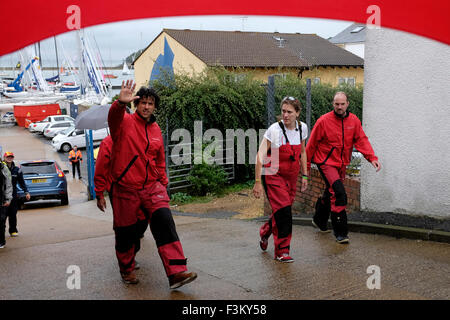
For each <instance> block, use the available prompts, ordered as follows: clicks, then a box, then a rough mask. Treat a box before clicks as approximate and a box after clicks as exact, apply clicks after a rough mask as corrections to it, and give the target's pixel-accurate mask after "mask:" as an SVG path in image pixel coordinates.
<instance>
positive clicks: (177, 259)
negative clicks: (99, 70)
mask: <svg viewBox="0 0 450 320" xmlns="http://www.w3.org/2000/svg"><path fill="white" fill-rule="evenodd" d="M135 87H136V84H134V83H133V81H127V82H126V83H124V82H123V83H122V88H121V91H120V94H119V99H118V100H116V101H115V102H114V103H113V104H112V105H111V108H110V110H109V114H108V124H109V128H110V130H111V137H112V140H113V146H112V152H111V181H112V185H111V191H110V192H111V195H112V207H113V216H114V231H115V234H116V256H117V259H118V261H119V267H120V273H121V276H122V280H123V281H124V282H126V283H133V284H134V283H137V282H138V280H137V277H136V274H135V272H134V267H135V260H134V257H135V250H134V240H135V235H136V233H137V231H136V229H137V228H138V224H137V222H138V216H137V213H138V212H139V209H141V210H142V211H144V213H145V214H146V216H147V217H148V219H149V222H150V229H151V231H152V234H153V236H154V238H155V240H156V245H157V247H158V252H159V255H160V257H161V259H162V262H163V265H164V268H165V271H166V274H167V276H168V278H169V285H170V288H171V289H175V288H178V287H180V286H182V285H184V284H187V283H189V282H191V281H193V280H194V279H195V278H196V277H197V274H196V273H195V272H190V273H188V272H187V268H186V261H187V259H186V258H185V257H184V254H183V249H182V246H181V242H180V240H179V238H178V235H177V232H176V229H175V223H174V221H173V217H172V213H171V211H170V209H169V197H168V195H167V191H166V187H167V184H168V180H167V177H166V170H165V169H166V168H165V154H164V143H163V139H162V135H161V129H160V128H159V126H158V124H157V123H156V121H155V120H156V118H155V116H154V115H153V112H154V111H155V109H156V108H158V106H159V96H158V95H157V94H156V92H155V91H154V90H153V89H150V88H145V87H142V88H141V89H140V90H139V91H138V92H137V94H136V96H135V95H133V91H134V89H135ZM131 101H134V104H135V106H136V112H135V113H134V114H131V115H130V114H126V113H125V108H126V105H127V104H128V103H129V102H131Z"/></svg>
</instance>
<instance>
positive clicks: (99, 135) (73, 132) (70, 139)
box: [52, 127, 109, 152]
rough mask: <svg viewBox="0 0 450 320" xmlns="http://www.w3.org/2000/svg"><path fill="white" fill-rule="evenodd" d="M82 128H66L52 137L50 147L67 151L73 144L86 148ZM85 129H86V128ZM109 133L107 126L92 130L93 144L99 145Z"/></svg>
mask: <svg viewBox="0 0 450 320" xmlns="http://www.w3.org/2000/svg"><path fill="white" fill-rule="evenodd" d="M84 131H85V130H83V129H75V127H70V128H67V129H66V130H64V131H62V132H60V133H59V134H58V135H56V137H54V138H53V139H52V147H53V149H54V150H55V151H62V152H69V151H70V150H72V148H73V146H77V147H78V148H86V137H85V134H84ZM86 131H87V130H86ZM108 135H109V128H103V129H98V130H92V139H93V141H94V146H98V145H100V143H101V142H102V140H103V139H105V138H106V137H107V136H108Z"/></svg>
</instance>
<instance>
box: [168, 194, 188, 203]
mask: <svg viewBox="0 0 450 320" xmlns="http://www.w3.org/2000/svg"><path fill="white" fill-rule="evenodd" d="M170 201H171V202H174V203H177V204H184V203H188V202H190V201H192V196H190V195H188V194H187V193H184V192H177V193H174V194H173V195H172V196H171V199H170Z"/></svg>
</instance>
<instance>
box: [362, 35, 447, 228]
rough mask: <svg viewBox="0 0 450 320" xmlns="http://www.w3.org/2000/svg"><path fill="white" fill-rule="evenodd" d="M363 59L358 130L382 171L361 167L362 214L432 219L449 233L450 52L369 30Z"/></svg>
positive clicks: (423, 40) (418, 40)
mask: <svg viewBox="0 0 450 320" xmlns="http://www.w3.org/2000/svg"><path fill="white" fill-rule="evenodd" d="M365 61H366V64H365V67H366V68H365V84H364V87H365V88H366V90H365V91H364V109H363V118H364V130H365V132H366V134H367V136H368V137H369V139H370V141H371V143H372V146H373V148H374V150H375V153H376V154H377V155H378V156H379V157H380V161H381V165H382V166H383V168H382V169H381V171H380V172H375V170H374V169H373V168H372V166H371V165H370V164H369V163H367V162H365V161H364V162H363V166H362V168H361V209H362V210H364V211H369V212H393V213H397V214H401V215H403V216H405V215H406V216H419V217H437V218H440V219H442V220H441V222H440V226H441V228H444V229H445V224H446V225H447V229H448V226H449V225H450V224H449V222H450V209H449V208H450V196H449V195H450V183H449V181H450V170H449V169H448V159H449V158H450V126H449V123H450V114H449V112H448V111H449V109H450V102H449V101H450V94H449V93H450V90H449V88H450V77H449V72H448V71H449V70H450V47H449V46H448V45H447V44H444V43H441V42H437V41H435V40H431V39H427V38H423V37H420V36H417V35H413V34H410V33H406V32H402V31H397V30H392V29H387V28H381V29H373V30H372V29H371V30H368V31H367V40H366V60H365ZM422 221H426V220H425V219H422ZM426 228H427V229H430V228H431V227H430V226H426Z"/></svg>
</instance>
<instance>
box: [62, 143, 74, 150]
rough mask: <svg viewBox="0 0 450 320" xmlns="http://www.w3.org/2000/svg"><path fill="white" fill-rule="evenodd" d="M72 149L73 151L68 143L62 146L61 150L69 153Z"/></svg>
mask: <svg viewBox="0 0 450 320" xmlns="http://www.w3.org/2000/svg"><path fill="white" fill-rule="evenodd" d="M71 149H72V147H71V146H70V144H68V143H64V144H63V145H62V146H61V150H62V151H63V152H69V151H70V150H71Z"/></svg>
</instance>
